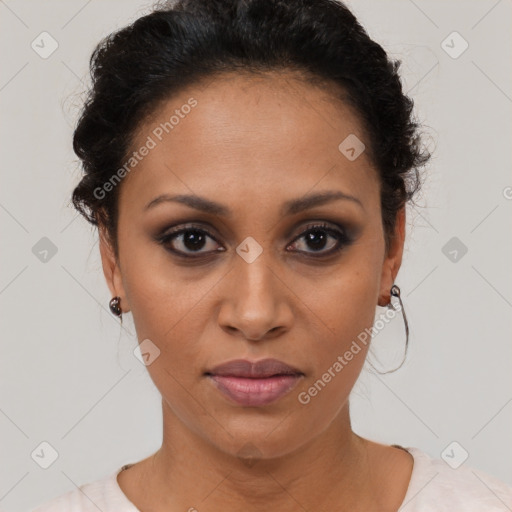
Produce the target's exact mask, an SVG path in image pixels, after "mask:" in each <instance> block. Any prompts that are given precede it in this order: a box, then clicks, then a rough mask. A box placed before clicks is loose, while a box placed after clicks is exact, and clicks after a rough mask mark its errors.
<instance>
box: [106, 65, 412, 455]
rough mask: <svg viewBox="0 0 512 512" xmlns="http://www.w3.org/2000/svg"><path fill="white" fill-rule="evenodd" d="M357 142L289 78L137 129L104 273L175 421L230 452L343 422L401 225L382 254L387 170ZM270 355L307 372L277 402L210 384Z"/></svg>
mask: <svg viewBox="0 0 512 512" xmlns="http://www.w3.org/2000/svg"><path fill="white" fill-rule="evenodd" d="M173 116H174V117H173ZM166 123H167V124H166ZM354 136H355V137H357V139H359V140H360V141H362V142H363V143H364V144H366V145H367V141H366V140H365V137H364V135H363V132H362V129H361V125H360V123H359V121H358V118H357V117H356V116H355V114H354V113H353V112H352V111H351V110H350V109H349V108H348V107H346V106H344V105H343V104H342V103H341V102H339V101H336V100H335V99H334V97H332V96H330V95H329V94H328V93H327V92H326V91H325V90H322V89H319V88H316V87H314V86H312V85H308V84H304V83H302V82H299V81H296V80H294V79H293V77H292V76H290V75H288V76H287V75H283V74H281V75H277V74H268V75H267V76H266V77H260V78H255V77H242V76H240V75H238V76H235V75H229V76H228V75H225V76H224V77H222V78H217V79H216V80H214V81H211V82H210V83H209V84H207V85H203V86H196V87H190V88H188V89H187V90H186V91H184V92H183V93H181V94H180V95H179V96H176V97H173V98H172V99H171V100H169V101H168V102H167V103H166V104H165V105H164V106H162V107H160V108H159V109H158V111H157V112H156V113H155V114H154V115H153V116H152V117H151V119H149V120H147V121H146V122H145V123H144V124H143V126H141V127H140V129H139V130H138V134H137V137H136V140H135V143H134V146H133V150H134V151H137V152H138V153H137V155H136V156H135V157H134V158H136V160H132V161H131V163H129V164H128V165H127V167H126V168H128V169H130V171H129V172H128V173H127V175H126V177H125V178H124V180H123V182H122V183H121V185H119V186H120V187H121V188H120V196H119V225H118V226H119V228H118V243H119V261H117V262H116V260H115V259H114V257H113V255H112V252H111V250H110V248H109V246H108V243H107V242H106V239H105V238H104V237H102V238H101V244H100V248H101V254H102V261H103V267H104V271H105V275H106V277H107V281H108V284H109V287H110V290H111V292H112V295H113V296H114V295H119V296H120V297H121V306H122V308H123V312H127V311H131V313H132V315H133V320H134V324H135V328H136V331H137V336H138V340H139V342H143V340H150V343H149V344H148V342H147V341H145V342H144V343H145V344H146V345H145V347H146V349H145V350H144V349H143V350H142V351H143V352H145V351H147V352H148V354H149V355H148V356H146V357H147V358H148V363H149V364H148V366H147V369H148V371H149V373H150V376H151V378H152V380H153V381H154V383H155V385H156V386H157V388H158V389H159V391H160V393H161V394H162V397H163V404H164V420H166V421H169V422H170V421H174V422H175V424H179V425H180V426H181V427H183V426H184V427H185V428H187V429H189V430H191V431H192V432H194V433H195V434H197V435H199V436H201V437H202V438H203V439H204V440H207V441H209V442H211V443H213V445H215V446H217V447H218V448H219V449H221V450H223V451H224V452H226V453H230V454H237V453H240V451H241V450H242V449H243V447H244V446H245V447H247V446H252V447H253V448H254V450H255V451H257V452H258V453H259V454H260V455H261V456H262V457H264V458H265V457H275V456H279V455H283V454H285V453H287V452H291V451H292V450H295V449H297V448H299V447H300V446H301V445H303V444H304V443H306V442H308V441H311V440H312V439H313V438H314V437H316V436H318V435H319V434H320V433H322V432H323V431H325V430H326V429H327V428H328V427H329V426H333V428H334V426H336V427H337V428H341V427H340V425H345V426H347V425H346V420H347V416H346V415H344V414H342V412H343V411H345V412H347V411H348V400H347V399H348V397H349V393H350V391H351V389H352V387H353V385H354V384H355V381H356V379H357V377H358V375H359V373H360V370H361V367H362V365H363V363H364V359H365V356H366V353H367V350H368V343H369V341H370V340H369V339H367V343H363V342H361V340H362V339H363V338H361V336H360V335H361V333H364V332H365V329H367V328H370V327H371V326H372V325H373V321H374V316H375V310H376V306H377V303H378V302H379V299H380V300H381V302H382V297H384V298H385V297H389V289H390V288H391V285H392V284H393V280H394V278H395V276H396V273H397V272H398V268H399V266H400V262H401V255H402V250H403V226H404V217H403V215H401V216H400V217H399V219H398V223H397V226H398V228H397V229H398V231H397V233H398V235H399V236H398V237H397V238H396V240H395V242H394V243H393V244H392V246H391V249H390V251H389V252H388V254H385V244H384V233H383V227H382V221H381V210H380V197H379V185H378V180H377V174H376V171H375V170H374V169H373V168H372V167H371V164H370V161H369V160H368V158H367V155H366V153H365V151H363V152H362V153H361V154H360V155H359V156H358V157H357V158H354V157H355V156H357V153H358V152H359V151H360V150H361V149H362V146H361V145H360V143H359V142H358V141H357V139H355V138H354ZM347 137H350V138H349V139H348V141H347V142H345V145H342V150H343V151H342V150H340V149H339V146H340V144H341V143H342V142H343V141H344V140H345V139H346V138H347ZM347 145H348V146H347ZM143 147H146V149H141V148H143ZM351 148H354V151H352V150H351ZM130 166H131V167H130ZM322 194H325V196H324V200H322V199H321V198H322ZM327 194H331V195H330V196H328V195H327ZM335 194H337V195H336V196H335ZM163 195H167V196H169V198H170V197H172V196H182V198H183V197H185V196H187V197H188V199H187V200H186V202H187V203H188V204H185V200H183V201H173V200H171V199H169V200H165V199H163V198H162V196H163ZM156 198H160V199H159V200H157V201H155V199H156ZM199 198H200V199H199ZM308 198H311V199H308ZM206 207H207V208H206ZM312 226H317V228H316V230H315V229H313V230H311V227H312ZM318 226H320V227H318ZM185 228H186V229H188V231H185V232H184V233H183V232H182V233H181V234H175V235H174V236H173V237H168V238H167V239H166V240H164V239H163V237H164V235H166V234H169V233H170V232H171V231H180V230H181V229H185ZM308 230H309V231H308ZM385 302H386V301H385V300H384V303H385ZM358 336H359V338H358ZM363 337H364V336H363ZM354 342H355V343H356V345H354ZM155 347H157V349H158V350H159V351H160V353H159V354H158V350H157V349H156V348H155ZM356 347H359V349H358V348H356ZM347 351H348V352H351V354H352V356H351V357H350V356H349V355H347ZM265 358H275V359H278V360H280V361H283V362H284V363H286V364H288V365H290V366H293V367H295V368H296V369H299V370H300V372H301V373H302V374H303V375H302V376H301V377H300V378H297V379H294V380H293V381H292V385H293V386H294V387H293V388H292V389H291V390H290V391H288V392H287V393H285V394H284V395H282V396H281V397H280V398H278V399H275V400H273V401H271V402H270V403H264V404H257V402H256V401H253V402H247V403H245V404H244V403H237V402H235V401H234V400H233V399H231V398H230V397H229V396H227V395H226V394H224V393H223V392H221V391H220V390H219V389H218V387H217V386H216V385H215V381H214V379H212V378H211V377H209V376H207V375H206V372H208V371H211V370H212V369H213V368H214V367H215V366H217V365H219V364H221V363H224V362H227V361H230V360H233V359H247V360H250V361H258V360H261V359H265ZM339 358H341V360H342V361H343V363H342V362H341V360H340V359H339ZM336 363H337V364H336ZM326 375H327V376H326ZM329 376H330V378H329ZM319 380H321V381H322V383H323V384H322V383H320V384H319V383H318V381H319ZM315 383H316V387H315ZM315 389H316V392H315ZM242 395H243V393H242ZM244 396H245V395H244ZM251 396H252V397H253V399H254V400H257V398H258V397H255V396H254V395H251ZM251 396H248V397H246V398H247V400H249V401H250V400H251ZM265 396H267V397H268V395H265ZM259 397H260V398H261V395H260V396H259ZM251 404H252V405H251Z"/></svg>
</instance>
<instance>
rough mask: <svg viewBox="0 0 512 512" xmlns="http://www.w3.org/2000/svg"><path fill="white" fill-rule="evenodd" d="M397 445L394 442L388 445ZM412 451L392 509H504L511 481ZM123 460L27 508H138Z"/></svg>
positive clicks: (127, 511)
mask: <svg viewBox="0 0 512 512" xmlns="http://www.w3.org/2000/svg"><path fill="white" fill-rule="evenodd" d="M394 446H397V445H394ZM405 449H406V450H407V451H408V452H409V453H410V454H411V455H412V456H413V457H414V466H413V469H412V475H411V480H410V482H409V487H408V488H407V493H406V495H405V498H404V500H403V502H402V505H401V506H400V508H399V509H398V511H397V512H510V511H511V510H512V487H510V486H509V485H507V484H505V483H504V482H502V481H500V480H498V479H497V478H495V477H493V476H490V475H488V474H486V473H483V472H481V471H478V470H476V469H473V468H472V467H471V466H467V465H466V464H463V465H462V466H460V467H458V468H457V469H452V468H451V467H450V466H449V465H448V464H447V463H446V462H444V460H442V459H433V458H431V457H430V456H429V455H427V454H426V453H425V452H423V451H421V450H420V449H419V448H412V447H407V448H405ZM130 465H131V464H125V465H124V466H123V467H122V468H120V469H117V470H116V471H114V472H113V473H111V474H110V475H108V476H107V477H105V478H103V479H101V480H97V481H95V482H91V483H87V484H84V485H81V486H80V488H79V489H75V490H72V491H69V492H68V493H66V494H63V495H61V496H59V497H57V498H54V499H53V500H51V501H48V502H46V503H44V504H43V505H40V506H39V507H37V508H35V509H32V510H31V511H30V512H98V510H101V511H102V512H140V511H139V509H138V508H136V507H135V505H134V504H133V503H132V502H131V501H129V500H128V498H127V497H126V495H125V494H124V493H123V491H122V490H121V488H120V487H119V484H118V483H117V475H118V474H119V473H120V472H121V471H122V470H123V469H124V468H126V467H128V466H130Z"/></svg>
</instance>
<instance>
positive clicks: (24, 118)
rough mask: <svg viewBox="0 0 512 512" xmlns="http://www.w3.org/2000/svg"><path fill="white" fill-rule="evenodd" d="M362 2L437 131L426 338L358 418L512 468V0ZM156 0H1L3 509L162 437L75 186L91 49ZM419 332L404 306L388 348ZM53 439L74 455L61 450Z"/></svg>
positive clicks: (427, 445) (435, 449) (374, 435)
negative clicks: (74, 202)
mask: <svg viewBox="0 0 512 512" xmlns="http://www.w3.org/2000/svg"><path fill="white" fill-rule="evenodd" d="M348 5H349V6H350V7H351V8H352V9H353V10H354V12H355V14H356V15H357V16H358V17H359V19H360V21H361V22H362V24H363V25H364V26H365V27H366V29H367V30H368V32H369V34H370V36H372V37H373V38H374V39H376V40H377V41H378V42H380V43H381V44H382V45H383V46H384V48H385V49H386V50H387V51H388V52H389V53H390V54H391V55H392V56H393V57H394V58H399V59H401V60H402V73H403V82H404V88H405V90H406V91H407V92H408V94H409V95H410V96H411V97H412V98H413V99H414V101H415V105H416V112H417V115H418V117H419V119H420V121H421V122H422V123H423V124H424V131H425V133H426V135H427V139H428V141H429V144H430V147H431V149H432V150H433V151H434V155H433V158H432V161H431V163H430V165H429V166H428V168H427V169H426V170H425V172H426V173H427V174H428V178H427V180H426V184H425V187H424V190H423V193H422V195H421V196H420V197H418V205H417V206H414V207H412V206H411V207H409V208H408V212H407V213H408V221H407V230H408V231H407V242H406V248H405V254H404V260H403V264H402V268H401V270H400V273H399V274H398V278H397V281H396V282H397V284H398V285H399V286H400V287H401V289H402V298H403V301H404V306H405V310H406V313H407V315H408V319H409V322H410V328H411V334H410V350H409V353H408V356H407V360H406V362H405V364H404V365H403V366H402V368H401V369H400V370H398V371H397V372H395V373H390V374H387V375H379V374H376V373H375V372H374V373H371V370H372V368H371V367H370V366H369V365H368V364H367V365H365V368H364V369H363V372H362V374H361V377H360V379H359V381H358V382H357V384H356V386H355V388H354V390H353V393H352V396H351V410H352V421H353V428H354V430H355V431H356V432H357V433H358V434H359V435H361V436H364V437H368V438H370V439H373V440H376V441H379V442H383V443H389V444H392V443H397V444H401V445H403V446H416V447H419V448H421V449H422V450H424V451H426V452H427V453H429V454H430V455H431V456H433V457H438V458H441V457H442V454H443V453H444V451H445V450H446V449H447V448H448V450H452V449H454V450H455V451H454V452H453V453H455V455H456V457H459V458H460V457H464V456H466V455H465V454H466V453H467V459H466V461H465V462H464V464H466V465H470V466H472V467H474V468H478V469H480V470H482V471H485V472H487V473H489V474H492V475H494V476H496V477H498V478H500V479H502V480H504V481H506V482H507V483H508V484H511V485H512V436H511V435H510V432H512V428H511V427H512V403H511V402H512V372H511V371H510V367H511V362H512V343H511V333H512V321H511V318H512V314H511V313H512V286H511V285H512V273H511V270H510V269H511V266H510V262H511V261H512V242H511V236H510V234H511V233H512V229H511V228H512V217H511V209H512V199H511V197H512V189H511V186H512V176H511V174H510V169H511V161H510V160H511V152H510V141H511V140H512V139H511V135H512V134H511V115H510V113H511V103H512V99H511V98H512V93H511V72H510V71H511V62H512V55H511V53H512V50H511V49H512V44H511V33H512V31H511V30H510V29H511V27H510V20H511V19H512V2H510V0H499V1H496V0H481V1H467V2H464V3H462V2H458V1H446V0H442V1H432V0H415V1H408V0H400V1H398V0H395V1H390V0H386V1H382V0H381V1H370V0H358V1H350V2H348ZM150 6H151V4H150V3H148V2H146V3H145V2H142V1H136V0H129V1H127V0H123V1H121V0H115V1H114V0H109V1H102V2H100V0H89V1H85V0H67V1H65V2H64V1H55V0H52V1H45V2H38V1H35V0H31V1H28V0H23V1H21V0H3V1H0V42H1V45H2V46H1V47H2V53H1V66H0V119H1V123H0V148H1V161H0V163H1V188H0V226H1V265H0V307H1V333H2V341H1V345H0V351H1V353H0V379H1V397H0V447H1V457H0V460H1V464H0V508H1V509H5V510H12V511H23V510H27V509H29V508H31V507H33V506H35V505H36V504H38V503H41V502H43V501H46V500H48V499H49V498H51V497H53V496H56V495H59V494H62V493H64V492H66V491H68V490H71V489H74V488H75V487H76V486H78V485H80V484H83V483H85V482H89V481H93V480H96V479H99V478H102V477H104V476H105V475H107V474H109V473H110V472H112V471H114V470H115V469H117V468H119V467H120V466H121V465H122V464H125V463H128V462H135V461H137V460H140V459H142V458H144V457H146V456H147V455H149V454H150V453H152V452H153V451H155V450H156V449H157V448H158V447H159V445H160V441H161V410H160V396H159V394H158V391H157V390H156V388H155V387H154V385H153V383H152V381H151V380H150V378H149V376H148V374H147V370H146V368H145V367H144V366H143V365H142V364H141V363H140V362H139V360H138V359H137V358H136V357H135V356H134V349H135V347H136V345H137V341H136V338H135V334H134V332H135V331H134V328H133V323H132V321H131V316H130V315H125V319H124V328H121V327H120V325H119V321H118V320H117V319H116V318H115V317H113V316H112V315H111V313H110V312H109V310H108V301H109V299H110V294H109V291H108V288H107V286H106V283H105V281H104V278H103V274H102V271H101V266H100V258H99V251H98V245H97V234H96V232H95V231H94V230H93V229H92V228H91V227H90V226H89V225H88V224H87V223H86V222H85V220H83V219H82V218H81V217H79V216H78V214H77V213H76V212H75V211H74V210H73V209H72V207H71V206H70V202H69V200H70V195H71V191H72V189H73V187H74V186H75V185H76V184H77V183H78V180H79V178H80V168H79V164H78V161H77V158H76V156H75V155H74V153H73V152H72V149H71V137H72V131H73V127H74V124H75V121H76V116H77V109H78V108H79V107H80V105H81V101H82V99H83V92H84V90H85V87H86V86H87V84H88V76H87V71H88V61H89V57H90V54H91V52H92V50H93V48H94V46H95V44H96V43H97V42H99V40H100V39H101V38H102V37H103V36H105V35H107V34H108V33H110V32H111V31H113V30H115V29H117V28H119V27H121V26H123V25H125V24H127V23H128V22H131V21H133V20H134V19H135V18H136V17H138V16H140V15H142V14H144V13H146V12H148V10H149V8H150ZM42 32H47V33H48V34H49V36H50V37H51V39H50V38H49V36H48V35H43V36H41V33H42ZM454 32H457V34H453V33H454ZM41 37H44V38H46V39H45V41H46V42H45V43H44V44H41V43H40V42H39V48H38V47H37V44H38V43H37V42H38V41H41ZM33 41H35V43H33ZM53 41H55V42H56V43H54V42H53ZM443 41H445V42H444V43H443ZM52 44H53V45H55V44H58V47H57V49H56V50H55V51H54V52H53V53H52V54H51V55H49V56H47V58H43V57H42V56H41V53H42V52H43V48H42V46H44V51H50V50H51V49H52V47H51V45H52ZM466 44H467V45H468V47H467V48H466V49H465V51H463V52H462V50H463V49H464V48H465V46H466ZM34 46H35V48H38V50H37V51H36V50H35V49H34ZM461 52H462V53H461ZM38 244H39V245H38ZM41 247H43V249H44V250H47V251H48V252H47V253H44V254H45V256H44V257H42V256H41V251H42V249H41ZM43 252H44V251H43ZM45 258H46V260H45V261H43V260H44V259H45ZM383 311H384V310H383V309H382V308H377V310H376V315H377V316H378V315H380V314H382V313H383ZM404 341H405V333H404V326H403V323H402V318H401V316H398V317H396V318H395V319H394V320H393V322H392V323H391V324H389V325H388V326H387V327H386V328H385V329H384V330H382V331H381V332H379V334H378V335H377V336H375V338H374V340H373V348H372V354H373V355H371V356H370V361H371V362H372V364H373V365H374V366H375V367H376V368H378V369H379V370H380V371H381V372H384V371H387V370H391V369H393V368H395V367H396V366H398V365H399V364H400V362H401V360H402V356H403V348H404ZM41 443H49V445H50V446H51V447H52V448H50V447H49V446H48V445H47V444H43V445H42V444H41ZM452 443H456V444H452ZM41 450H43V451H45V453H46V454H49V453H53V452H52V450H55V455H56V457H57V458H56V460H55V461H54V462H53V463H52V464H51V465H50V466H49V467H48V468H46V469H44V468H42V467H41V466H40V464H39V463H38V461H37V456H36V455H34V454H37V453H40V452H41Z"/></svg>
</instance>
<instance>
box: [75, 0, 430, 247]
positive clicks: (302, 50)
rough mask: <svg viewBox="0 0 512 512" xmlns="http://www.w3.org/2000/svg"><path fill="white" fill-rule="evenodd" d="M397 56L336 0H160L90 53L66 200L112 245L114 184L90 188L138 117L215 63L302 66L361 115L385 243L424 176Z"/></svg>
mask: <svg viewBox="0 0 512 512" xmlns="http://www.w3.org/2000/svg"><path fill="white" fill-rule="evenodd" d="M400 64H401V63H400V61H393V60H391V59H389V58H388V56H387V54H386V52H385V51H384V49H383V48H382V47H381V46H380V45H379V44H378V43H376V42H374V41H373V40H372V39H371V38H370V37H369V35H368V34H367V32H366V31H365V30H364V28H363V27H362V26H361V25H360V24H359V22H358V21H357V19H356V17H355V16H354V15H353V14H352V12H351V11H350V10H349V9H348V8H347V7H346V6H345V5H344V4H343V3H341V2H340V1H337V0H176V1H167V2H164V3H158V4H156V5H155V6H154V7H153V10H152V11H151V12H150V13H149V14H147V15H145V16H142V17H140V18H138V19H137V20H135V21H134V22H133V23H132V24H131V25H129V26H127V27H124V28H122V29H120V30H118V31H116V32H113V33H112V34H110V35H108V36H107V37H105V38H104V39H103V40H102V41H100V43H99V44H98V46H97V47H96V48H95V50H94V52H93V54H92V56H91V59H90V72H91V78H92V86H91V88H90V90H89V92H88V97H87V99H86V101H85V104H84V106H83V109H82V111H81V115H80V118H79V120H78V123H77V126H76V129H75V132H74V136H73V149H74V151H75V153H76V154H77V155H78V157H79V158H80V159H81V162H82V166H83V176H82V178H81V181H80V183H79V184H78V185H77V186H76V188H75V189H74V191H73V194H72V201H73V205H74V207H75V208H76V209H77V210H78V211H79V212H80V213H81V214H82V215H83V216H84V217H85V218H86V219H87V220H88V221H89V222H90V223H92V224H93V225H95V226H98V225H101V226H102V227H105V228H106V230H107V234H108V235H109V238H110V241H111V243H112V246H113V248H114V251H115V254H116V255H117V254H118V253H117V250H118V244H117V219H118V194H119V190H118V189H119V187H115V188H114V189H113V190H112V192H110V193H109V194H98V193H97V192H95V191H97V190H98V189H99V188H100V187H102V186H103V185H104V184H105V183H106V182H108V181H109V179H111V177H112V176H113V175H114V174H115V172H116V170H118V169H119V168H120V167H121V166H122V164H123V162H125V161H126V159H127V157H129V156H128V155H129V151H130V147H131V145H132V143H133V140H134V136H135V134H136V131H137V129H138V127H140V125H141V123H142V121H143V120H144V119H145V118H147V116H149V115H150V114H151V113H153V112H155V110H156V108H157V106H158V104H159V103H160V102H162V101H165V100H166V99H169V98H170V97H171V96H172V95H173V94H176V93H178V92H179V91H181V90H183V89H184V88H186V87H187V86H190V85H193V84H196V83H199V81H201V80H204V79H208V78H213V77H215V75H217V74H219V73H226V72H242V71H243V72H249V73H258V72H265V71H288V70H289V71H299V72H300V73H302V74H303V76H304V77H305V78H306V80H308V81H309V82H311V83H317V84H331V85H333V86H338V90H342V91H343V95H342V99H343V101H345V103H346V104H350V105H351V107H352V108H354V109H355V111H356V112H357V114H358V115H359V119H360V121H361V123H362V126H363V129H364V131H365V134H366V136H367V137H368V141H369V147H368V144H367V154H368V156H369V158H370V159H371V161H372V163H373V165H374V166H375V168H376V169H377V171H378V176H379V180H380V199H381V210H382V224H383V228H384V235H385V240H386V250H387V249H388V248H389V244H390V241H391V239H392V236H393V232H394V229H395V223H396V217H397V213H398V211H399V210H400V209H401V208H402V207H403V206H404V205H405V203H406V202H407V201H409V200H411V199H412V198H413V196H414V194H415V193H416V192H417V191H418V190H419V188H420V186H421V179H420V175H419V172H418V169H419V168H420V167H421V166H422V165H424V164H425V163H426V162H427V161H428V159H429V158H430V154H429V153H428V151H427V150H426V149H424V148H423V147H422V144H421V137H420V134H419V132H418V128H419V125H418V123H417V122H416V121H415V119H414V117H413V101H412V99H410V98H409V97H407V96H406V95H405V94H404V92H403V90H402V84H401V81H400V76H399V73H398V71H399V67H400Z"/></svg>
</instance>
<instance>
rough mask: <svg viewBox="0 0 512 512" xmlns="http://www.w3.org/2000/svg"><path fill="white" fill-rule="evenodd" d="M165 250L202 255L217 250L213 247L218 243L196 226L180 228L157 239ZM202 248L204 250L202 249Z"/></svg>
mask: <svg viewBox="0 0 512 512" xmlns="http://www.w3.org/2000/svg"><path fill="white" fill-rule="evenodd" d="M158 241H159V242H160V243H161V244H162V245H163V246H164V247H165V249H166V250H168V251H170V252H172V253H174V254H178V255H180V256H184V257H194V256H190V255H193V254H194V253H196V254H199V255H204V254H208V253H212V252H219V251H218V250H217V249H215V247H217V246H218V245H219V244H218V243H217V242H216V240H215V238H213V237H212V236H211V235H210V234H209V233H208V232H207V231H205V230H204V229H199V228H196V227H185V228H180V229H177V230H174V231H171V232H170V233H166V234H165V235H163V236H162V237H160V239H159V240H158ZM203 249H204V250H203Z"/></svg>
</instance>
